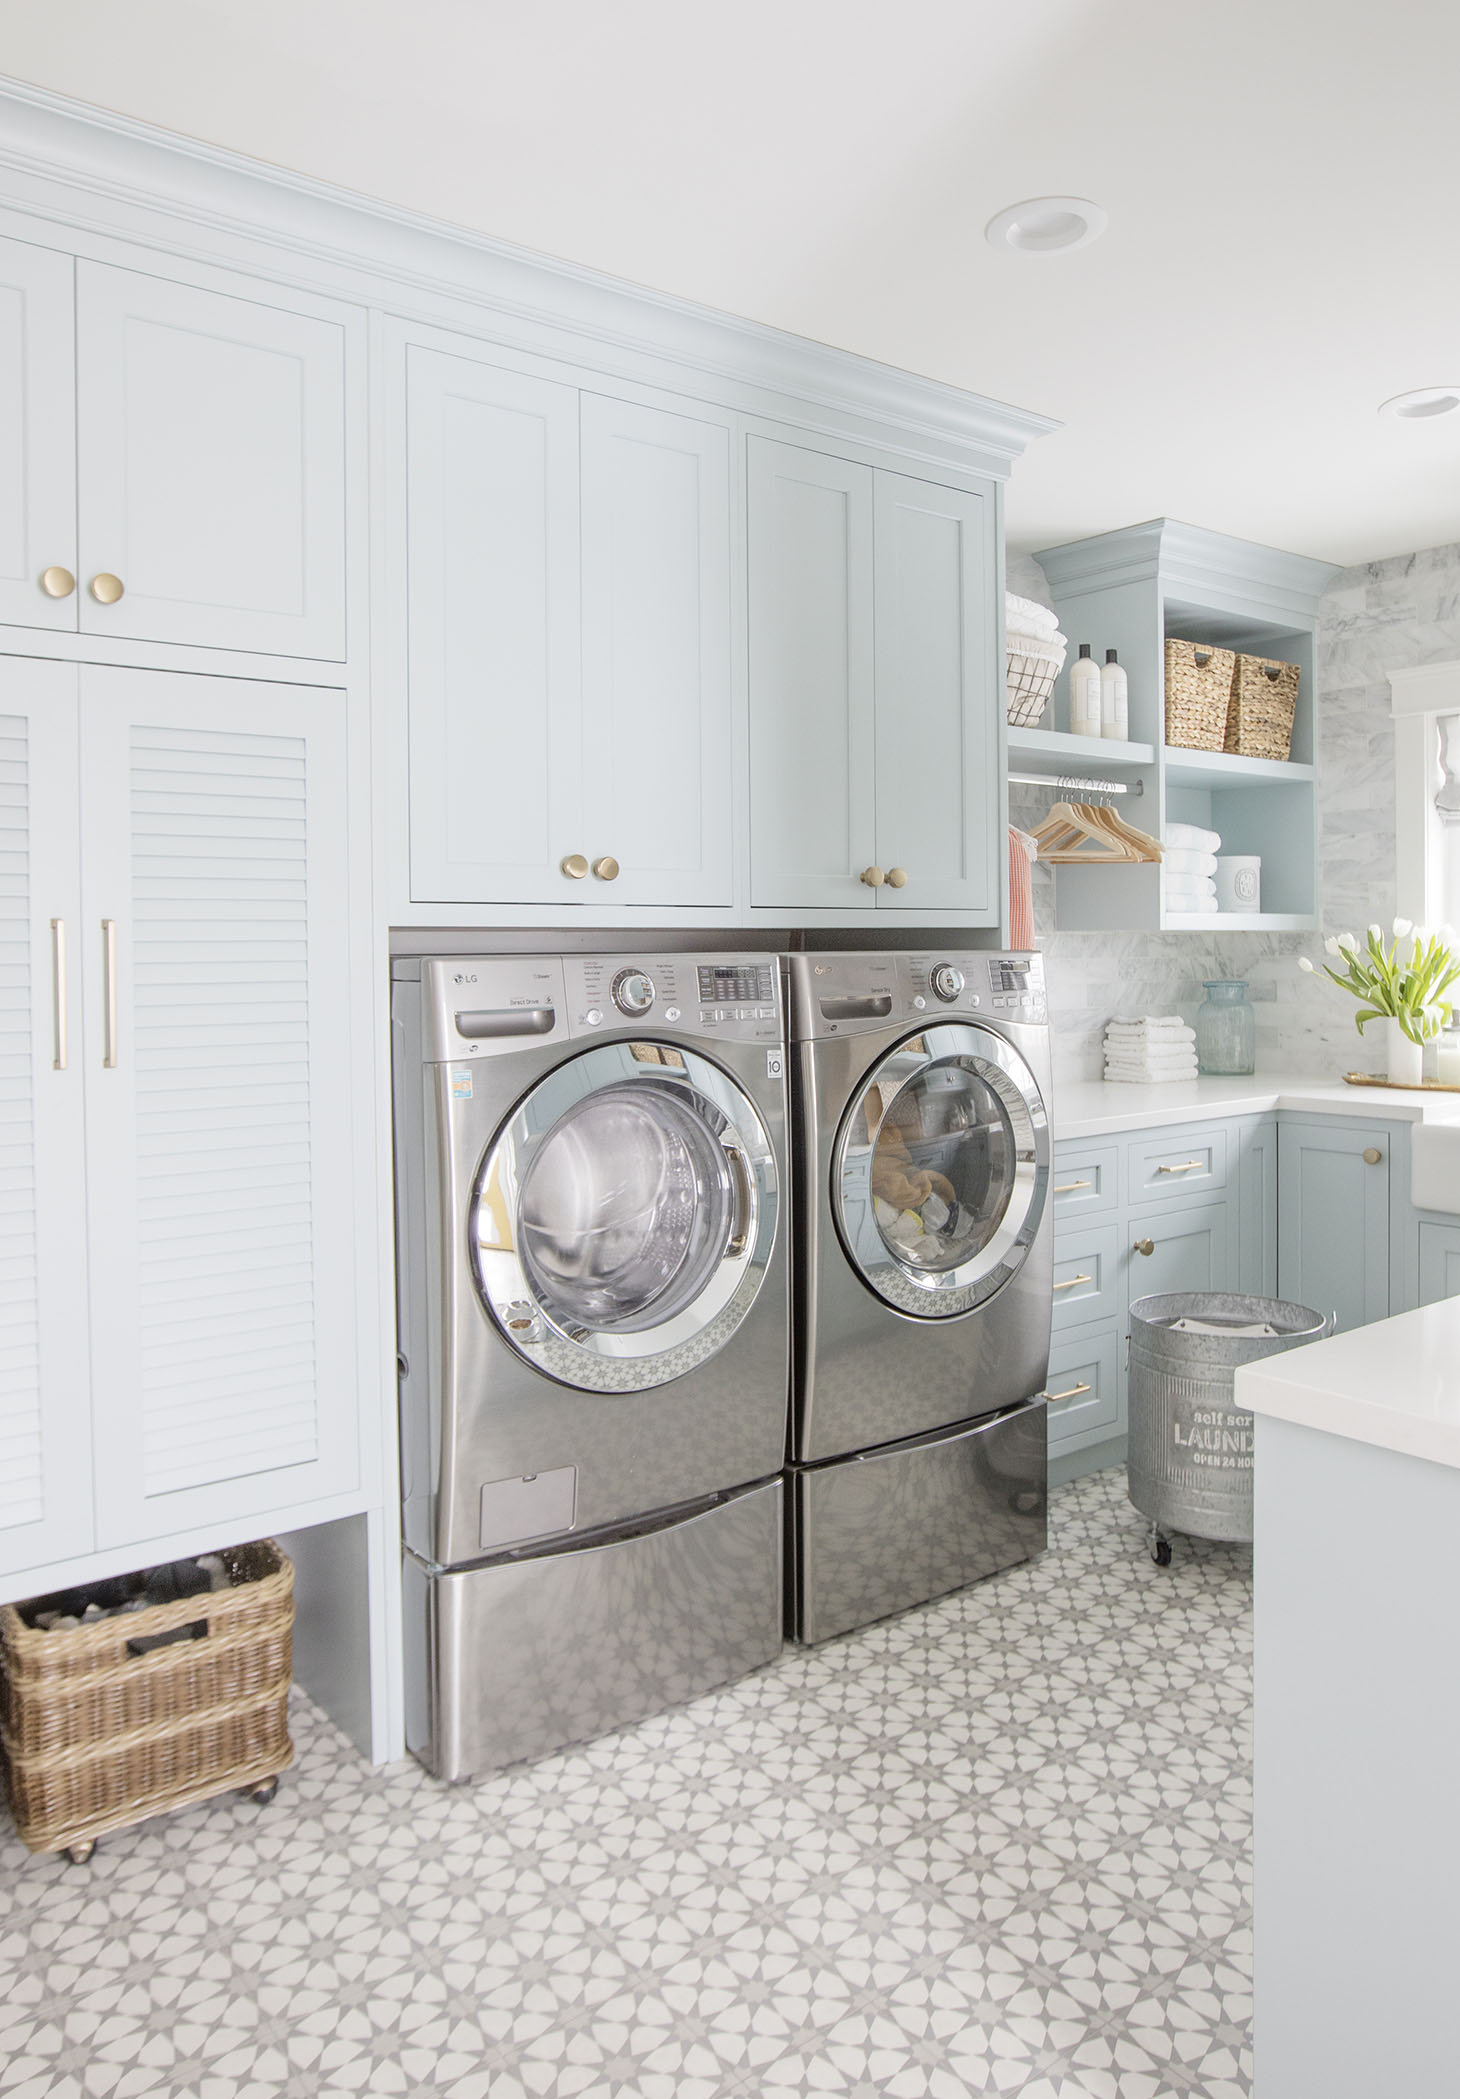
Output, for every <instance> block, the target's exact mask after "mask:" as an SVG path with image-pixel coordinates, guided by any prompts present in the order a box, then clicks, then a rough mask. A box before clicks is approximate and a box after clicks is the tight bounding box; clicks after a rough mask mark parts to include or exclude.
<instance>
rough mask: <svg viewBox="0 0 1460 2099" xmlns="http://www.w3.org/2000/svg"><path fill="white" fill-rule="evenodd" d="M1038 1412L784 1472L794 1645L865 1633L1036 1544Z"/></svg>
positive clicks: (1041, 1479)
mask: <svg viewBox="0 0 1460 2099" xmlns="http://www.w3.org/2000/svg"><path fill="white" fill-rule="evenodd" d="M1045 1466H1046V1457H1045V1426H1044V1403H1043V1401H1035V1402H1033V1403H1031V1404H1029V1405H1027V1406H1023V1407H1019V1408H1017V1409H1015V1410H1014V1411H1013V1412H1010V1413H1005V1414H998V1415H995V1416H994V1417H993V1418H992V1419H991V1420H988V1421H982V1422H975V1423H973V1424H971V1425H970V1424H967V1423H965V1424H964V1425H963V1426H962V1427H961V1428H958V1429H955V1430H953V1431H951V1432H950V1433H949V1434H947V1435H945V1436H938V1437H930V1438H928V1439H926V1440H924V1441H921V1442H917V1443H912V1444H905V1443H904V1444H894V1445H893V1446H892V1447H891V1448H890V1449H886V1450H873V1451H868V1452H866V1453H864V1455H863V1456H861V1457H856V1458H844V1459H842V1460H841V1462H840V1463H838V1464H834V1465H820V1466H817V1467H816V1468H815V1469H814V1470H810V1471H805V1472H796V1473H793V1474H792V1475H791V1479H792V1496H793V1503H792V1510H793V1514H792V1520H793V1522H794V1524H795V1527H796V1544H795V1553H794V1560H795V1567H796V1583H795V1588H796V1594H795V1605H796V1611H795V1616H796V1625H795V1632H796V1637H797V1638H798V1639H800V1640H804V1641H807V1642H808V1643H813V1644H814V1643H815V1642H816V1641H818V1640H829V1639H830V1638H831V1637H832V1636H833V1634H835V1633H847V1632H851V1631H853V1630H854V1629H855V1628H856V1627H857V1626H859V1625H871V1624H872V1623H873V1622H874V1620H876V1619H878V1618H886V1617H889V1616H890V1615H891V1613H892V1612H894V1611H905V1610H907V1609H908V1608H909V1606H910V1605H912V1604H915V1603H926V1602H927V1601H928V1600H929V1599H930V1598H931V1597H934V1596H942V1595H944V1594H945V1593H946V1592H947V1591H948V1590H950V1589H962V1588H964V1587H966V1586H967V1584H968V1583H969V1582H976V1581H979V1580H981V1579H982V1578H983V1576H984V1575H986V1574H995V1573H997V1572H998V1570H999V1569H1000V1568H1001V1567H1012V1566H1014V1565H1015V1564H1016V1563H1017V1562H1018V1561H1020V1560H1027V1559H1030V1558H1031V1557H1032V1556H1033V1555H1034V1554H1035V1553H1037V1552H1043V1550H1044V1546H1045Z"/></svg>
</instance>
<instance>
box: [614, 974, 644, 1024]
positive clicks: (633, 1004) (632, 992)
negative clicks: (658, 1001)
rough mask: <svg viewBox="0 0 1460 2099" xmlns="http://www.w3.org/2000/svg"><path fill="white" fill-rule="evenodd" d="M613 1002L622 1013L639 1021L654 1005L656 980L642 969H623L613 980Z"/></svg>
mask: <svg viewBox="0 0 1460 2099" xmlns="http://www.w3.org/2000/svg"><path fill="white" fill-rule="evenodd" d="M613 1002H614V1004H615V1005H616V1006H617V1007H618V1009H619V1012H620V1013H627V1014H628V1016H629V1019H630V1020H637V1019H638V1017H639V1015H640V1014H641V1013H647V1012H648V1010H649V1008H650V1007H651V1006H652V1005H653V1003H654V980H653V978H652V977H651V976H649V975H648V974H647V973H646V972H645V971H644V970H642V969H621V970H620V971H619V973H618V975H617V976H616V977H615V978H614V980H613Z"/></svg>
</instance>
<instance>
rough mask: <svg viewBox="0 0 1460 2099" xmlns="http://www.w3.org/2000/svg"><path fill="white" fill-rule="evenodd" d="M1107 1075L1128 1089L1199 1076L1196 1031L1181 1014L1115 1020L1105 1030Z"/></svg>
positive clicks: (1109, 1078) (1109, 1079)
mask: <svg viewBox="0 0 1460 2099" xmlns="http://www.w3.org/2000/svg"><path fill="white" fill-rule="evenodd" d="M1105 1076H1106V1079H1107V1080H1108V1081H1110V1082H1113V1083H1115V1084H1119V1085H1128V1086H1159V1085H1162V1084H1164V1083H1166V1082H1167V1081H1172V1082H1175V1081H1177V1080H1181V1079H1194V1078H1195V1077H1196V1031H1195V1029H1193V1028H1189V1027H1188V1026H1187V1025H1186V1022H1185V1021H1184V1020H1183V1019H1182V1018H1181V1015H1180V1014H1179V1013H1168V1014H1163V1015H1159V1016H1158V1015H1148V1016H1147V1017H1146V1019H1144V1020H1112V1021H1111V1022H1110V1024H1109V1026H1108V1027H1107V1028H1106V1030H1105Z"/></svg>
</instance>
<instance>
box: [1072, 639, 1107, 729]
mask: <svg viewBox="0 0 1460 2099" xmlns="http://www.w3.org/2000/svg"><path fill="white" fill-rule="evenodd" d="M1070 734H1071V735H1072V736H1098V735H1099V734H1100V666H1099V665H1098V664H1097V663H1092V662H1091V660H1090V644H1089V642H1088V641H1082V642H1081V643H1080V654H1079V658H1078V660H1077V661H1076V662H1075V663H1074V664H1073V665H1072V666H1071V669H1070Z"/></svg>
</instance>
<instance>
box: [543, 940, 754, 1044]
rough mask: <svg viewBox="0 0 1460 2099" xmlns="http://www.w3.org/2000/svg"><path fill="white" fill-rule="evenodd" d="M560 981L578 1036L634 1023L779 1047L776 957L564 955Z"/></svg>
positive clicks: (569, 1016)
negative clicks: (565, 992)
mask: <svg viewBox="0 0 1460 2099" xmlns="http://www.w3.org/2000/svg"><path fill="white" fill-rule="evenodd" d="M563 975H564V979H565V982H566V990H567V1006H568V1027H569V1031H570V1032H571V1033H572V1034H574V1035H578V1036H583V1035H595V1034H599V1033H600V1032H604V1031H609V1030H612V1029H615V1028H617V1029H619V1030H622V1028H623V1027H624V1025H625V1023H626V1022H629V1021H633V1022H641V1023H643V1024H644V1025H645V1026H647V1027H649V1028H653V1027H655V1026H657V1025H659V1024H661V1023H662V1025H663V1026H664V1027H666V1028H673V1029H674V1030H675V1031H676V1032H677V1033H678V1034H680V1035H683V1036H696V1035H698V1036H703V1037H706V1038H711V1039H718V1040H720V1041H731V1042H766V1043H778V1042H780V1041H781V1040H782V1027H781V991H780V975H779V969H778V965H777V962H776V958H775V956H774V955H699V954H688V955H662V954H656V955H565V956H564V958H563Z"/></svg>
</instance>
